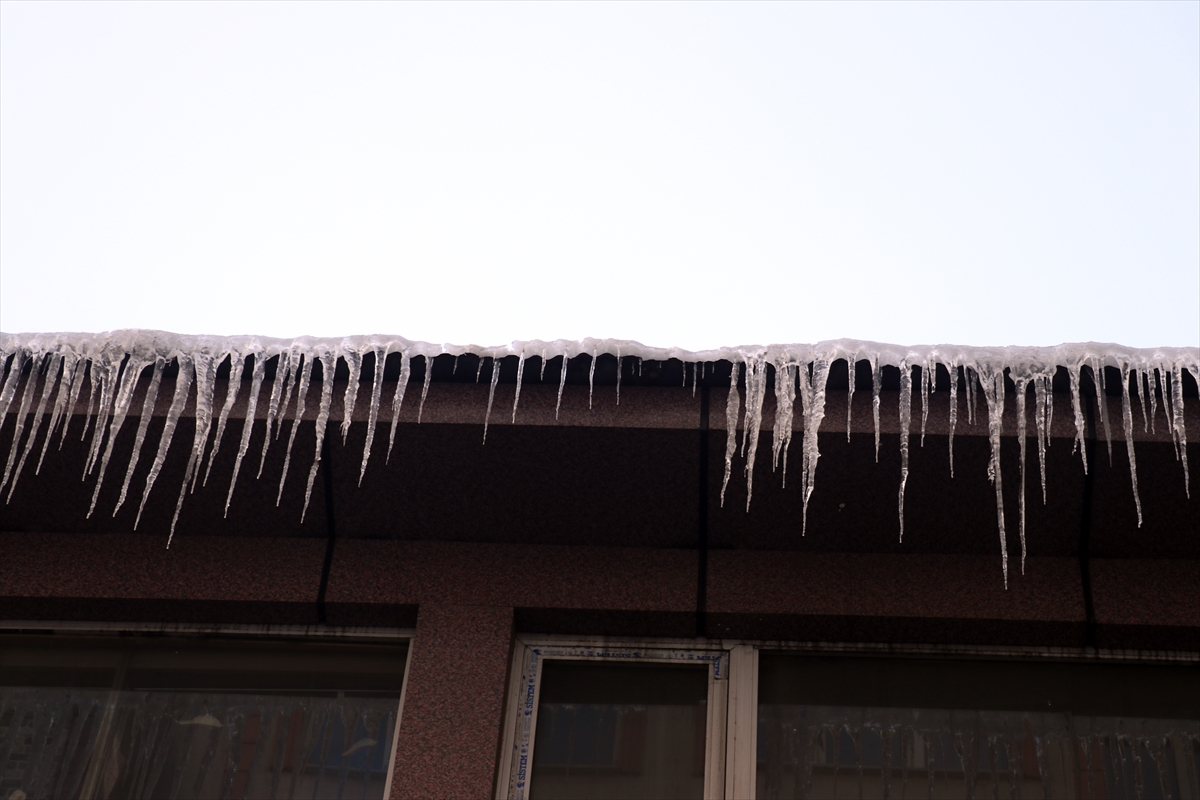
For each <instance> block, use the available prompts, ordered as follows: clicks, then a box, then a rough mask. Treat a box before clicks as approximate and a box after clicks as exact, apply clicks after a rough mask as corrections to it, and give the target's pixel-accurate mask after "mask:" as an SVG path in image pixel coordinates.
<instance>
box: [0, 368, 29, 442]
mask: <svg viewBox="0 0 1200 800" xmlns="http://www.w3.org/2000/svg"><path fill="white" fill-rule="evenodd" d="M30 358H31V356H29V355H27V354H26V353H25V351H24V350H23V349H22V350H17V351H16V352H14V353H13V354H12V366H11V367H10V368H9V370H8V374H7V375H5V376H4V384H3V385H2V386H0V427H3V425H4V421H5V420H7V419H8V407H9V406H10V405H12V401H13V398H14V397H16V393H17V384H18V383H20V382H21V378H22V376H23V375H24V373H25V365H26V364H27V363H29V360H30ZM30 372H31V373H32V372H33V370H30ZM18 419H19V417H18Z"/></svg>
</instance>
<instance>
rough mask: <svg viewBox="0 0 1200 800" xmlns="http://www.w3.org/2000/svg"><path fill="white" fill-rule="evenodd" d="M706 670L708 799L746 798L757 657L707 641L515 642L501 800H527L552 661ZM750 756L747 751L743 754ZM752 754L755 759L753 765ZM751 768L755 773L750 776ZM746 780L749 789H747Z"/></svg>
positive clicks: (541, 639) (559, 638) (739, 647)
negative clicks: (698, 666) (545, 672)
mask: <svg viewBox="0 0 1200 800" xmlns="http://www.w3.org/2000/svg"><path fill="white" fill-rule="evenodd" d="M552 659H553V660H568V661H610V662H616V663H638V664H677V665H682V664H706V665H708V704H707V713H708V718H707V721H706V735H705V758H704V798H705V800H722V798H725V797H747V796H748V795H746V794H744V792H743V791H742V787H743V786H745V785H748V786H749V787H750V790H751V791H753V787H754V771H753V770H754V767H755V764H754V760H753V754H754V749H753V748H754V746H755V739H756V736H757V726H758V706H757V702H756V698H755V696H754V693H755V692H756V691H757V684H758V652H757V650H756V649H755V648H754V647H753V646H747V645H741V644H734V645H732V646H726V644H725V643H723V642H721V641H719V640H708V639H700V640H696V639H615V638H608V637H568V636H537V637H533V636H524V635H520V634H518V635H517V636H516V637H515V642H514V647H513V660H512V668H511V672H510V676H509V691H508V707H507V710H506V714H505V722H504V735H503V740H502V745H501V750H500V753H501V758H500V764H499V769H498V771H497V775H496V794H495V796H496V800H526V798H527V797H528V791H529V786H528V777H529V769H530V768H531V767H532V765H533V747H534V742H535V741H536V736H537V710H538V702H539V699H540V696H541V684H542V667H543V665H544V664H545V662H546V661H547V660H552ZM743 751H745V752H743ZM747 753H748V754H749V759H747ZM747 768H749V771H747ZM747 781H748V783H747Z"/></svg>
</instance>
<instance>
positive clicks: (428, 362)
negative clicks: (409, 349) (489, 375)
mask: <svg viewBox="0 0 1200 800" xmlns="http://www.w3.org/2000/svg"><path fill="white" fill-rule="evenodd" d="M423 358H424V359H425V382H424V383H423V384H422V385H421V404H420V405H419V406H417V423H418V424H420V422H421V415H422V414H424V413H425V398H427V397H429V382H430V381H432V380H433V359H432V358H430V357H429V356H423ZM479 365H480V367H481V368H482V367H483V359H482V358H480V359H479Z"/></svg>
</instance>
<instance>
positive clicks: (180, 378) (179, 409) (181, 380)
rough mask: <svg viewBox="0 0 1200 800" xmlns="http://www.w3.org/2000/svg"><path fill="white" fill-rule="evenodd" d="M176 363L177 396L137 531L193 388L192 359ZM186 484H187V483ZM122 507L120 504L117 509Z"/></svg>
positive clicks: (149, 478)
mask: <svg viewBox="0 0 1200 800" xmlns="http://www.w3.org/2000/svg"><path fill="white" fill-rule="evenodd" d="M176 361H177V362H178V364H179V374H178V375H177V376H176V377H175V396H174V397H172V398H171V407H170V409H168V410H167V421H166V424H165V425H163V432H162V438H161V439H159V440H158V452H157V453H155V454H154V463H153V464H151V465H150V474H149V475H147V476H146V488H144V489H143V490H142V502H141V503H139V504H138V513H137V517H136V518H135V519H134V521H133V529H134V530H135V531H136V530H137V526H138V523H139V522H141V521H142V512H143V511H145V509H146V500H147V498H149V497H150V490H151V489H153V488H154V482H155V481H156V480H158V474H159V473H160V472H162V467H163V462H164V461H166V460H167V449H168V448H170V446H171V439H172V438H174V436H175V426H176V425H178V424H179V416H180V415H181V414H182V413H183V407H184V405H186V404H187V397H188V391H189V390H190V389H191V388H192V378H193V371H194V367H193V365H192V360H191V358H189V357H187V356H186V355H183V354H180V355H178V356H177V357H176ZM148 397H149V396H148V395H147V398H148ZM132 473H133V465H132V464H131V465H130V474H132ZM184 483H185V484H186V481H184ZM120 507H121V506H120V504H119V503H118V505H117V508H120ZM114 513H115V512H114Z"/></svg>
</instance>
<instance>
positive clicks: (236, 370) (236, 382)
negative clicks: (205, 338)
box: [201, 353, 246, 486]
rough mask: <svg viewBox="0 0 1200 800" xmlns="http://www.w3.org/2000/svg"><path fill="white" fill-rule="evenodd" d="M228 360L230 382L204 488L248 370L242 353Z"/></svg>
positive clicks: (218, 419) (226, 387)
mask: <svg viewBox="0 0 1200 800" xmlns="http://www.w3.org/2000/svg"><path fill="white" fill-rule="evenodd" d="M228 358H229V381H228V382H227V383H226V384H225V402H224V403H222V404H221V415H220V417H218V418H217V434H216V436H214V437H213V447H212V452H211V453H210V454H209V456H208V469H206V470H205V471H204V481H203V483H202V484H201V485H203V486H208V476H209V475H211V474H212V468H213V464H215V463H216V461H217V451H219V450H220V449H221V441H222V440H223V439H224V438H225V423H226V422H228V421H229V412H230V411H232V410H233V404H234V402H236V401H237V396H238V391H239V390H240V389H241V388H242V372H243V370H245V368H246V360H245V358H244V357H243V356H242V355H241V354H240V353H229V355H228ZM221 360H222V361H223V360H224V359H221ZM218 363H219V362H218Z"/></svg>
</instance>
